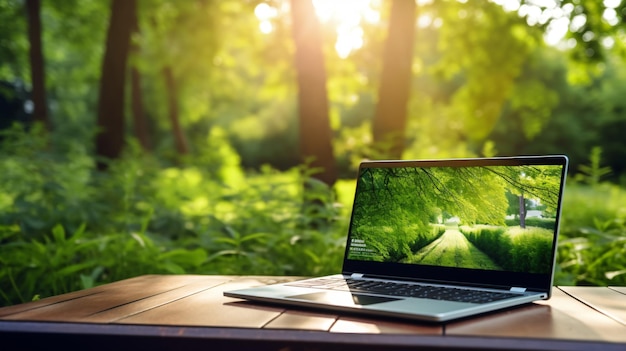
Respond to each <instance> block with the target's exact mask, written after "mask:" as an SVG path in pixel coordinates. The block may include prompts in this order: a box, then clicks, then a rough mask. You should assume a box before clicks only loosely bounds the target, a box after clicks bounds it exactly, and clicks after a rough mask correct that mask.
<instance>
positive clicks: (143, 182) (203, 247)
mask: <svg viewBox="0 0 626 351" xmlns="http://www.w3.org/2000/svg"><path fill="white" fill-rule="evenodd" d="M9 134H10V135H9V137H8V138H6V139H5V142H4V143H3V144H2V153H3V155H5V157H3V158H2V159H0V168H1V169H3V170H5V171H4V172H2V173H0V299H1V301H2V302H1V304H3V305H10V304H15V303H19V302H25V301H29V300H32V299H33V298H39V297H46V296H51V295H56V294H60V293H65V292H69V291H73V290H77V289H82V288H88V287H92V286H94V285H99V284H103V283H108V282H112V281H117V280H120V279H124V278H128V277H132V276H138V275H142V274H183V273H186V274H259V275H314V274H326V273H335V272H337V271H338V270H339V269H340V267H341V260H342V257H343V255H342V254H343V251H344V249H343V248H344V246H345V234H346V225H347V221H346V216H345V210H344V209H343V208H342V207H341V206H339V205H338V204H337V202H336V199H335V195H334V192H333V191H331V189H329V188H328V187H327V186H326V185H324V184H320V183H318V182H315V181H313V180H311V177H310V174H309V173H308V171H307V170H306V169H305V168H294V169H292V170H289V171H284V172H278V171H275V170H273V169H271V168H269V167H265V168H264V169H263V170H262V171H260V172H256V173H252V172H251V173H248V174H245V175H244V174H243V172H241V169H240V168H238V167H236V166H235V165H233V164H232V162H217V161H218V160H219V157H217V156H216V157H215V158H216V160H214V161H216V162H213V161H212V162H213V164H214V165H216V167H217V168H219V169H217V168H216V167H213V168H209V167H202V165H203V163H202V162H203V160H205V159H207V156H206V155H203V156H202V157H203V160H199V161H198V162H197V163H196V162H194V161H193V159H189V160H187V161H186V162H185V163H184V164H183V165H181V166H177V167H172V166H169V165H161V164H159V163H158V162H157V161H156V160H155V159H153V158H151V157H148V156H147V155H143V154H142V153H141V152H140V151H139V150H138V148H130V149H129V152H128V153H127V154H125V155H124V156H123V157H122V158H120V159H119V160H116V161H112V162H110V164H109V169H108V171H107V172H100V171H98V170H96V169H95V162H94V160H93V159H92V158H91V157H90V156H89V154H88V152H87V151H86V150H85V149H84V148H82V149H81V148H80V147H76V148H70V149H65V150H63V151H61V150H59V149H58V148H57V149H54V148H49V147H48V146H47V142H46V140H45V135H44V134H43V133H40V132H39V131H37V130H36V129H35V130H32V131H30V132H27V131H24V130H20V129H15V130H11V131H10V133H9ZM50 150H54V151H50ZM220 153H221V155H222V156H221V157H230V156H228V152H227V150H226V151H225V150H224V148H220ZM224 153H226V155H224ZM220 167H221V168H220ZM233 174H235V175H237V174H238V175H237V176H233ZM305 183H307V184H308V185H307V189H308V190H307V192H306V193H304V192H303V191H302V189H303V188H304V184H305Z"/></svg>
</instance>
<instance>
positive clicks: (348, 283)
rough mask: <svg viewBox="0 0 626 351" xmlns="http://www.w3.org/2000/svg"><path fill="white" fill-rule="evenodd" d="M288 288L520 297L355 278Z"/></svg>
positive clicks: (449, 297)
mask: <svg viewBox="0 0 626 351" xmlns="http://www.w3.org/2000/svg"><path fill="white" fill-rule="evenodd" d="M287 285H291V286H299V287H307V288H317V289H330V290H343V291H350V292H356V293H368V294H379V295H388V296H401V297H418V298H423V299H433V300H444V301H456V302H470V303H488V302H493V301H499V300H504V299H507V298H510V297H516V296H519V295H518V294H512V293H504V292H491V291H481V290H471V289H463V288H453V287H440V286H430V285H419V284H409V283H397V282H383V281H375V280H362V279H351V278H348V279H341V278H320V279H312V280H305V281H299V282H293V283H290V284H287Z"/></svg>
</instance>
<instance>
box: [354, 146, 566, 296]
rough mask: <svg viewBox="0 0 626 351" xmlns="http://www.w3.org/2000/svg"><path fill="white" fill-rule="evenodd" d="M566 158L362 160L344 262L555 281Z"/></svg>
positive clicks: (489, 279) (407, 271) (418, 273)
mask: <svg viewBox="0 0 626 351" xmlns="http://www.w3.org/2000/svg"><path fill="white" fill-rule="evenodd" d="M566 164H567V159H566V158H564V157H561V156H554V157H519V158H492V159H484V158H483V159H456V160H442V161H387V162H384V161H379V162H366V163H363V164H362V165H361V167H360V169H359V175H358V179H357V190H356V194H355V200H354V207H353V211H352V219H351V224H350V230H349V236H348V243H347V250H346V257H345V263H346V264H347V265H348V266H351V265H352V266H353V267H354V268H355V269H356V267H358V264H351V263H350V262H363V266H364V267H365V266H367V267H368V268H367V269H368V272H369V269H370V268H369V267H373V268H376V267H377V266H380V267H382V266H385V267H395V268H396V269H395V270H394V271H396V272H398V275H399V276H406V275H408V276H409V277H414V278H429V274H428V273H429V272H432V274H431V275H435V276H433V277H430V278H431V279H437V280H439V279H441V280H448V278H449V277H452V278H455V275H458V277H456V279H455V280H460V281H463V280H464V279H463V278H464V277H465V278H467V279H469V280H471V281H475V280H476V277H478V278H480V277H483V279H478V281H479V282H481V283H493V284H495V285H499V284H500V282H501V279H499V278H497V277H498V276H502V273H505V272H506V273H514V274H513V275H511V274H508V275H507V276H508V277H513V278H514V279H513V281H511V282H510V283H505V285H506V284H521V283H524V282H525V281H527V280H528V279H529V278H530V280H531V281H532V280H533V278H536V279H537V281H538V282H537V284H540V283H539V281H540V280H546V279H545V277H547V281H548V284H551V283H552V282H551V278H552V274H553V272H552V271H553V266H554V255H555V245H556V239H557V235H556V234H557V229H558V219H559V212H560V202H561V194H562V190H563V182H564V178H565V172H566ZM377 263H380V264H381V265H377ZM412 267H420V269H419V270H416V269H414V268H412ZM437 268H442V269H439V270H438V269H437ZM380 269H381V270H383V271H387V269H388V268H380ZM459 269H460V270H459ZM481 271H482V272H481ZM459 272H462V273H459ZM491 272H501V273H500V274H498V273H491ZM442 273H448V276H447V277H437V276H436V275H437V274H442ZM467 274H469V275H467ZM384 275H394V274H384ZM423 275H425V276H426V277H423ZM515 276H517V279H515ZM494 279H495V280H496V281H493V280H494ZM540 285H542V286H543V285H544V284H540Z"/></svg>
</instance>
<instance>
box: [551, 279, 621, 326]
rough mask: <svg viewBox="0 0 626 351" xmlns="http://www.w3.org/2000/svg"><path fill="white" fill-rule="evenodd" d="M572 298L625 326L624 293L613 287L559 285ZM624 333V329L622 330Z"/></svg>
mask: <svg viewBox="0 0 626 351" xmlns="http://www.w3.org/2000/svg"><path fill="white" fill-rule="evenodd" d="M559 288H560V289H562V290H563V291H565V292H566V293H567V294H569V295H570V296H572V297H573V298H575V299H577V300H579V301H581V302H582V303H584V304H586V305H587V306H590V307H591V308H593V309H595V310H598V311H600V312H601V313H603V314H605V315H607V316H609V317H611V318H613V319H614V320H616V321H618V322H620V323H622V324H623V325H624V326H626V295H624V294H623V293H620V292H619V291H617V290H615V289H609V288H603V287H590V286H563V287H559ZM624 332H625V333H626V330H625V331H624Z"/></svg>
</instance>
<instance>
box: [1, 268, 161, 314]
mask: <svg viewBox="0 0 626 351" xmlns="http://www.w3.org/2000/svg"><path fill="white" fill-rule="evenodd" d="M154 279H158V276H156V275H144V276H139V277H134V278H129V279H124V280H120V281H117V282H113V283H109V284H106V285H101V286H96V287H93V288H90V289H84V290H78V291H74V292H71V293H67V294H62V295H57V296H51V297H47V298H44V299H41V300H38V301H32V302H27V303H23V304H19V305H14V306H8V307H3V308H0V318H2V317H3V316H8V315H11V314H16V313H20V312H24V311H28V310H32V309H36V308H40V307H44V306H47V305H52V304H55V303H59V302H63V301H68V300H73V299H76V298H80V297H83V296H89V295H93V294H98V293H101V292H102V291H104V290H105V289H109V288H111V287H114V286H116V285H125V284H132V283H147V282H148V281H150V280H154Z"/></svg>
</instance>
